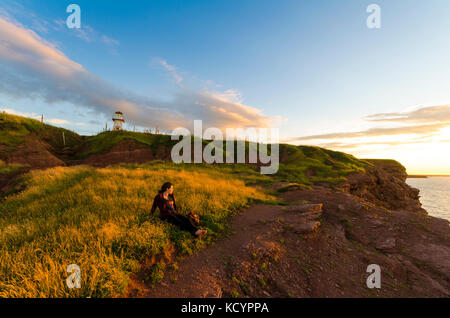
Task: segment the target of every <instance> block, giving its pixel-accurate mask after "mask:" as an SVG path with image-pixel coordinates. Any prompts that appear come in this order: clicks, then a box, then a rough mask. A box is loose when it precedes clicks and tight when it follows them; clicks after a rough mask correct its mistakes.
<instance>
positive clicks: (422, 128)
mask: <svg viewBox="0 0 450 318" xmlns="http://www.w3.org/2000/svg"><path fill="white" fill-rule="evenodd" d="M449 125H450V122H444V123H435V124H427V125H413V126H404V127H394V128H377V127H375V128H370V129H367V130H362V131H356V132H337V133H329V134H322V135H310V136H303V137H296V138H291V139H289V141H305V140H314V139H316V140H317V139H342V138H358V137H380V136H394V135H423V134H435V133H438V132H439V131H440V130H441V129H442V128H445V127H447V126H449Z"/></svg>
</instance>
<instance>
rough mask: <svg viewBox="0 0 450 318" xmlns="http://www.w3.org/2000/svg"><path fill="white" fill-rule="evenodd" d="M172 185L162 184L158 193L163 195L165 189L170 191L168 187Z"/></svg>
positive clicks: (168, 183)
mask: <svg viewBox="0 0 450 318" xmlns="http://www.w3.org/2000/svg"><path fill="white" fill-rule="evenodd" d="M172 185H173V184H172V183H170V182H166V183H164V184H163V185H162V187H161V190H159V193H164V192H165V191H166V190H167V189H170V187H171V186H172Z"/></svg>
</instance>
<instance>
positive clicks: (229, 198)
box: [0, 166, 267, 297]
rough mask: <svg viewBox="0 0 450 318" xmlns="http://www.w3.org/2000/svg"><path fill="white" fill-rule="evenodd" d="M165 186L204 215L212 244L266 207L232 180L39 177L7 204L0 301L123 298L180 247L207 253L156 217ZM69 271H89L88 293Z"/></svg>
mask: <svg viewBox="0 0 450 318" xmlns="http://www.w3.org/2000/svg"><path fill="white" fill-rule="evenodd" d="M166 181H170V182H172V183H173V184H174V185H175V195H176V199H177V205H178V207H179V210H180V211H181V212H187V211H189V210H192V211H195V212H197V213H198V214H199V215H200V217H201V221H202V223H203V224H204V225H205V226H206V227H207V228H208V230H209V233H210V235H208V236H207V237H208V240H213V239H215V238H217V237H218V236H220V234H221V233H222V231H223V230H224V228H225V222H224V221H225V218H226V217H227V216H228V215H229V214H230V213H232V212H233V211H236V210H237V209H239V208H241V207H244V206H246V205H247V204H248V200H249V199H251V198H254V199H267V195H265V194H264V193H262V192H261V191H259V190H257V189H255V188H251V187H247V186H245V184H244V182H243V181H241V180H238V179H236V178H234V177H232V176H230V175H227V174H226V173H221V172H213V171H210V172H208V173H206V172H198V171H185V170H179V171H177V170H171V169H159V168H158V169H157V170H155V169H151V168H149V167H146V166H142V168H139V167H138V168H136V166H133V168H130V167H127V166H120V167H112V168H105V169H95V168H92V167H86V166H78V167H57V168H52V169H48V170H45V171H32V172H30V173H29V174H28V175H27V181H26V185H27V188H26V190H25V191H24V192H22V193H19V194H16V195H14V196H10V197H8V198H7V199H6V201H5V202H4V203H2V205H1V206H0V297H115V296H120V295H122V294H123V292H124V291H125V288H126V286H127V284H128V281H129V277H130V274H131V273H132V272H135V271H137V270H138V269H139V266H140V263H139V262H140V260H142V259H143V258H144V257H147V256H151V255H154V254H158V253H160V252H162V251H164V250H165V249H167V248H169V247H170V246H172V245H175V246H176V247H177V248H178V249H181V250H182V252H184V253H191V252H192V251H193V250H195V249H197V248H201V247H202V246H204V245H205V244H207V243H205V241H199V240H195V239H193V238H192V237H191V235H190V234H189V233H187V232H182V231H180V230H179V229H178V228H176V227H175V226H173V225H170V224H168V223H166V222H162V221H160V220H159V218H157V216H156V215H154V216H151V215H150V208H151V205H152V203H153V198H154V196H155V195H156V193H157V190H158V189H159V187H160V186H161V185H162V184H163V183H164V182H166ZM69 264H77V265H79V266H80V268H81V288H80V289H69V288H68V287H67V286H66V278H67V277H68V276H69V275H70V274H69V273H66V269H67V266H68V265H69Z"/></svg>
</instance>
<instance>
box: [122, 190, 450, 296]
mask: <svg viewBox="0 0 450 318" xmlns="http://www.w3.org/2000/svg"><path fill="white" fill-rule="evenodd" d="M281 198H282V199H284V200H286V201H287V202H289V203H291V204H292V205H295V206H297V205H298V204H302V205H304V204H307V203H323V214H321V215H320V216H319V218H316V219H317V220H319V221H320V223H321V225H320V227H319V228H318V229H316V226H310V227H309V228H308V226H307V227H306V228H305V226H303V225H304V224H305V215H304V213H299V212H298V211H286V210H285V209H284V208H283V207H282V206H268V205H255V206H253V207H251V208H249V209H247V210H245V211H242V212H241V213H240V214H238V215H236V216H235V217H234V219H233V221H232V229H233V231H234V234H233V235H231V236H230V237H228V238H225V239H223V240H221V241H219V242H217V243H215V245H214V246H212V247H208V248H205V249H203V250H201V251H199V252H198V253H197V254H196V255H192V256H188V257H186V258H185V259H184V260H183V261H181V262H179V263H178V264H177V269H176V270H173V269H168V270H166V274H165V277H164V279H163V281H162V282H161V283H160V284H157V285H156V286H154V287H153V288H152V287H151V286H148V285H143V284H140V285H139V286H138V284H136V283H134V284H130V288H129V291H128V294H127V296H131V297H194V298H198V297H380V296H382V297H419V296H421V297H448V296H449V295H450V294H449V286H450V274H449V272H448V270H449V266H448V265H449V264H450V259H449V258H450V257H449V256H450V248H449V246H450V244H449V238H448V222H447V223H445V222H441V221H440V220H439V219H431V221H427V217H426V216H425V215H423V214H413V213H410V212H408V213H406V214H405V213H403V212H401V211H398V212H392V211H386V209H383V208H378V207H376V206H373V205H370V204H369V203H368V202H365V201H363V200H361V199H360V198H357V197H354V196H352V195H350V194H347V193H342V192H341V193H339V192H331V191H330V190H329V189H326V188H319V187H318V188H315V189H314V190H310V191H292V192H288V193H286V194H284V195H282V196H281ZM319 214H320V213H319ZM428 220H430V219H429V218H428ZM314 222H315V221H314ZM299 224H300V225H302V226H299ZM308 224H310V225H311V222H309V223H308ZM417 224H427V225H426V228H423V227H424V226H422V225H420V226H417ZM430 229H432V230H430ZM428 250H429V251H432V250H433V251H434V252H433V253H431V252H430V253H429V254H427V251H428ZM436 251H438V252H439V253H437V252H436ZM369 264H378V265H380V267H381V268H382V288H381V289H369V288H367V285H366V278H367V276H368V275H369V274H368V273H367V272H366V270H367V266H368V265H369Z"/></svg>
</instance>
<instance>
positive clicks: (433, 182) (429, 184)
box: [406, 177, 450, 221]
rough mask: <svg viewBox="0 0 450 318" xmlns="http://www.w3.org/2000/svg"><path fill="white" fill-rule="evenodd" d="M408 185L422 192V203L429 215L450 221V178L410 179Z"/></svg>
mask: <svg viewBox="0 0 450 318" xmlns="http://www.w3.org/2000/svg"><path fill="white" fill-rule="evenodd" d="M406 183H407V184H409V185H410V186H412V187H413V188H416V189H419V190H420V194H419V195H420V202H421V203H422V207H423V208H424V209H425V210H427V212H428V214H429V215H431V216H436V217H438V218H442V219H447V220H449V221H450V177H428V178H408V179H407V180H406Z"/></svg>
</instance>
